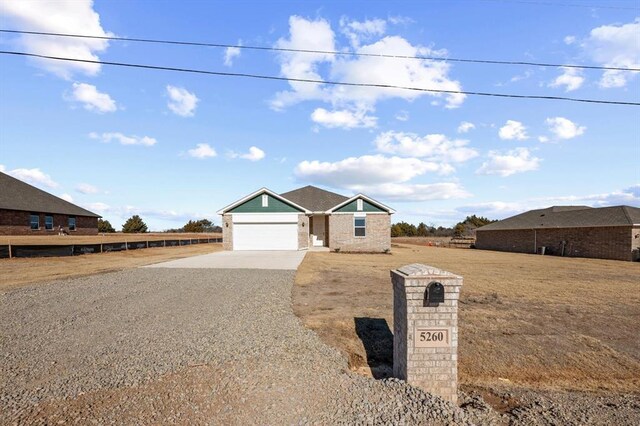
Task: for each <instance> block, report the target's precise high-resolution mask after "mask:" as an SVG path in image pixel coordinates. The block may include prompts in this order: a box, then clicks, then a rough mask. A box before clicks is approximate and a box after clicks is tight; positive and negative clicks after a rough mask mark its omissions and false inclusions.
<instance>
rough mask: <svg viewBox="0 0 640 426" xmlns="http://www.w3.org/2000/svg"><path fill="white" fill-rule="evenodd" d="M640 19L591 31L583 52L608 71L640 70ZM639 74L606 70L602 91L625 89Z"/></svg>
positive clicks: (601, 80)
mask: <svg viewBox="0 0 640 426" xmlns="http://www.w3.org/2000/svg"><path fill="white" fill-rule="evenodd" d="M638 34H640V18H636V19H635V21H633V22H630V23H628V24H623V25H603V26H600V27H597V28H594V29H593V30H591V33H590V34H589V37H588V38H587V39H586V40H585V41H584V43H582V48H583V49H584V50H585V52H586V53H587V54H588V55H590V56H591V58H592V59H593V60H594V61H595V62H596V63H598V64H600V65H603V66H607V67H619V68H640V42H638ZM636 74H638V72H632V71H615V70H606V71H605V72H604V73H603V74H602V77H601V79H600V83H599V84H600V87H603V88H612V87H624V86H626V84H627V82H628V81H629V80H630V79H631V78H633V77H634V76H635V75H636Z"/></svg>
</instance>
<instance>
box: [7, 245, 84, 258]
mask: <svg viewBox="0 0 640 426" xmlns="http://www.w3.org/2000/svg"><path fill="white" fill-rule="evenodd" d="M11 256H13V257H56V256H73V246H45V245H39V246H11Z"/></svg>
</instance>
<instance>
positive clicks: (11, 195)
mask: <svg viewBox="0 0 640 426" xmlns="http://www.w3.org/2000/svg"><path fill="white" fill-rule="evenodd" d="M0 209H5V210H20V211H29V212H38V213H56V214H66V215H72V216H90V217H101V216H99V215H97V214H95V213H92V212H90V211H89V210H85V209H83V208H82V207H79V206H76V205H75V204H72V203H70V202H68V201H65V200H63V199H62V198H59V197H56V196H55V195H51V194H49V193H48V192H45V191H43V190H41V189H38V188H36V187H35V186H31V185H29V184H28V183H24V182H22V181H21V180H18V179H16V178H14V177H12V176H9V175H7V174H5V173H2V172H0Z"/></svg>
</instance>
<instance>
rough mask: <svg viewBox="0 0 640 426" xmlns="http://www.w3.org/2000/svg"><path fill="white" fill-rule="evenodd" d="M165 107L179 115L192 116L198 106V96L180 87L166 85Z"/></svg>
mask: <svg viewBox="0 0 640 426" xmlns="http://www.w3.org/2000/svg"><path fill="white" fill-rule="evenodd" d="M167 94H168V95H169V99H170V100H169V102H168V103H167V107H169V109H170V110H171V111H173V112H174V113H175V114H177V115H179V116H181V117H192V116H193V114H194V112H195V110H196V107H197V106H198V101H199V99H198V97H197V96H196V95H195V93H191V92H189V91H188V90H186V89H184V88H182V87H175V86H171V85H167Z"/></svg>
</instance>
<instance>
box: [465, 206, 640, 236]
mask: <svg viewBox="0 0 640 426" xmlns="http://www.w3.org/2000/svg"><path fill="white" fill-rule="evenodd" d="M638 224H640V208H638V207H630V206H614V207H599V208H592V207H587V206H554V207H549V208H546V209H539V210H531V211H528V212H525V213H521V214H519V215H516V216H512V217H509V218H507V219H504V220H501V221H498V222H494V223H490V224H489V225H485V226H483V227H481V228H478V229H476V231H477V232H482V231H502V230H507V229H548V228H583V227H587V228H588V227H595V226H631V225H638Z"/></svg>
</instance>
